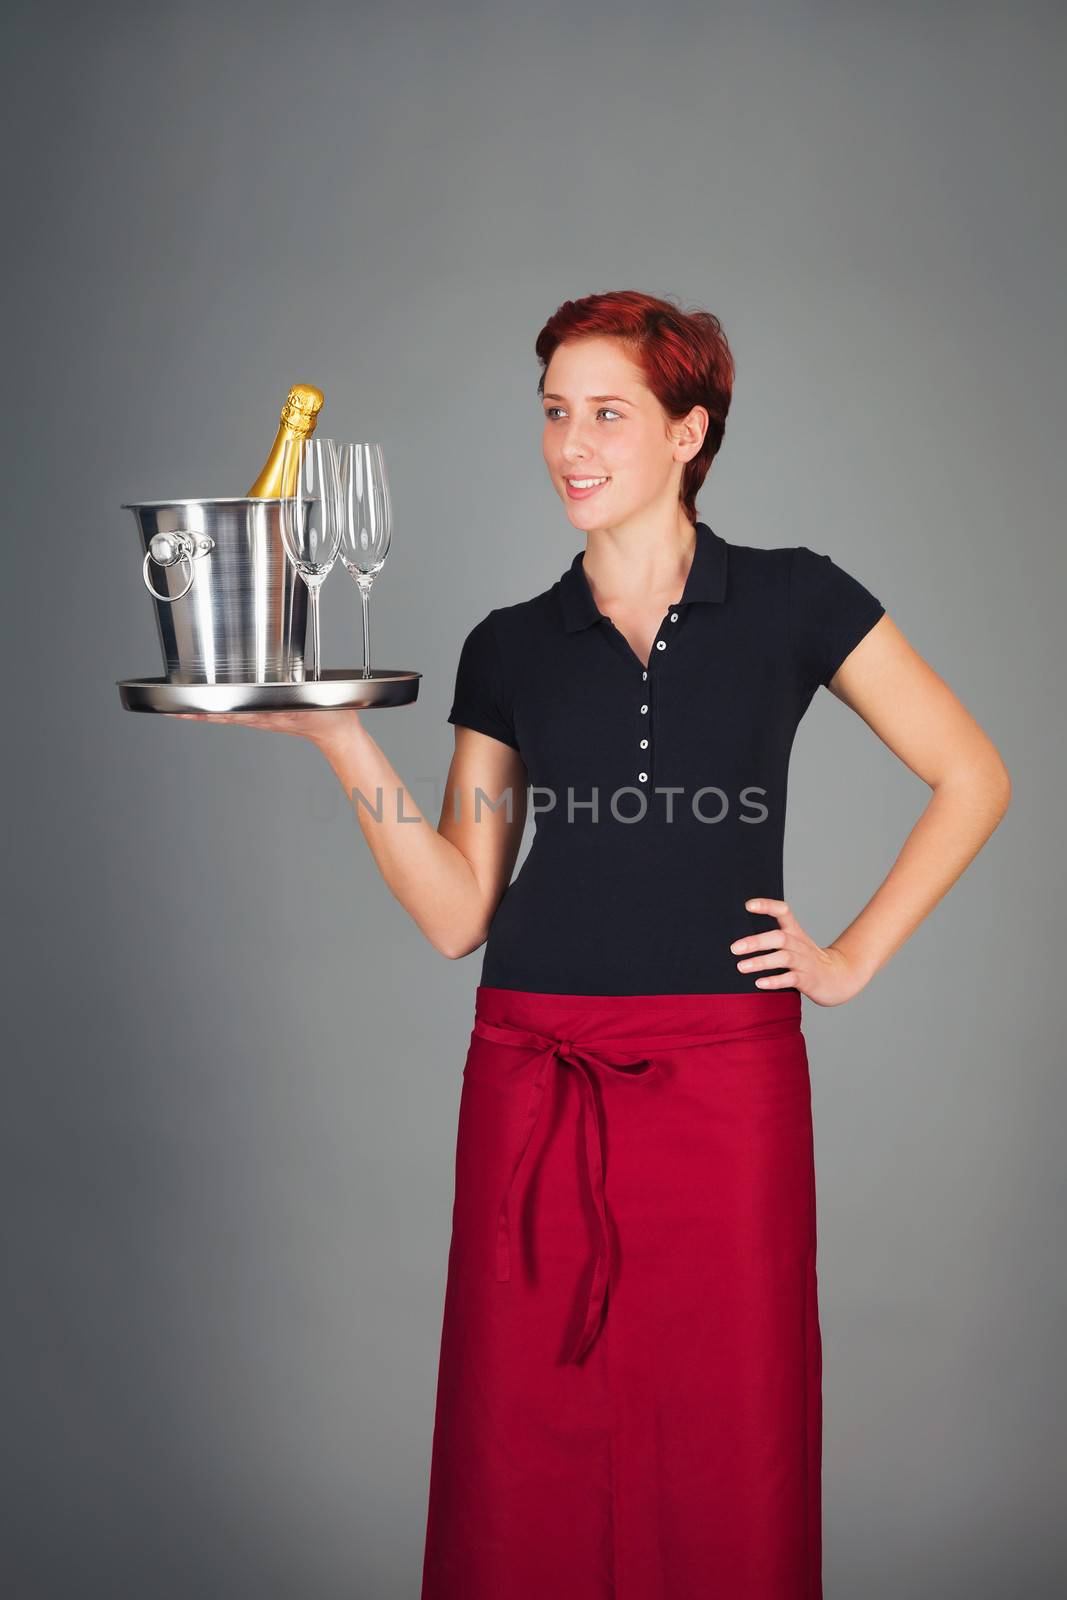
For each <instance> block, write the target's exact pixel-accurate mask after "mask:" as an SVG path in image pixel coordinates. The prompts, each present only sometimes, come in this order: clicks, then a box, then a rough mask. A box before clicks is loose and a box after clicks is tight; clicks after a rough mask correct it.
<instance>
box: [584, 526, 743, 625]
mask: <svg viewBox="0 0 1067 1600" xmlns="http://www.w3.org/2000/svg"><path fill="white" fill-rule="evenodd" d="M584 554H585V551H584V550H579V551H578V553H577V555H576V556H575V558H574V560H573V561H572V562H571V564H570V566H569V567H568V568H567V570H566V572H565V573H564V574H563V576H562V578H560V580H559V596H560V602H561V604H562V606H563V626H564V627H565V628H566V630H567V632H568V633H574V632H575V631H576V629H578V628H588V627H589V625H590V624H591V623H593V622H599V620H600V618H601V616H602V615H603V613H602V612H601V611H599V610H598V609H597V604H596V601H595V600H594V599H593V591H592V590H591V589H590V587H589V580H588V578H587V577H586V575H585V568H584V567H583V565H582V557H583V556H584ZM725 594H726V540H725V539H721V538H720V537H719V535H718V534H717V533H714V532H713V531H712V530H711V528H709V527H708V525H707V523H706V522H698V523H697V524H696V550H695V552H694V555H693V560H692V564H691V565H690V568H689V575H688V577H687V578H686V580H685V588H684V589H683V590H682V598H681V602H680V604H682V605H683V606H684V605H688V604H689V602H690V601H691V600H722V599H723V598H724V596H725Z"/></svg>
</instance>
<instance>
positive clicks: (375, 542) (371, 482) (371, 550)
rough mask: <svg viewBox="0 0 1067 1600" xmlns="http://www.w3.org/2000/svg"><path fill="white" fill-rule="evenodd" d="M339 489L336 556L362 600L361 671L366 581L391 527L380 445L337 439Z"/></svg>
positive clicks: (379, 561) (381, 560) (378, 566)
mask: <svg viewBox="0 0 1067 1600" xmlns="http://www.w3.org/2000/svg"><path fill="white" fill-rule="evenodd" d="M337 456H338V478H339V482H340V493H341V560H342V561H343V562H344V564H345V566H346V567H347V568H348V570H349V572H350V573H351V574H352V577H353V578H354V579H355V582H356V584H357V585H358V587H359V596H360V599H361V600H362V602H363V676H364V677H365V678H369V677H371V676H372V673H371V666H370V586H371V584H372V583H373V582H374V579H375V578H376V577H377V575H378V573H379V572H380V571H381V570H382V567H383V566H384V565H385V558H386V556H387V555H388V553H389V541H390V539H391V538H392V531H393V509H392V502H391V500H390V497H389V483H388V479H387V478H386V475H385V454H384V452H383V450H382V447H381V445H380V444H341V445H339V446H338V450H337Z"/></svg>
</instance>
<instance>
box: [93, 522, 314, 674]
mask: <svg viewBox="0 0 1067 1600" xmlns="http://www.w3.org/2000/svg"><path fill="white" fill-rule="evenodd" d="M283 504H285V502H283V501H282V500H248V499H244V500H234V499H231V500H148V501H143V502H140V503H134V504H131V503H127V504H125V505H123V507H122V509H123V510H124V511H132V512H133V514H134V517H135V518H136V520H137V527H138V530H139V533H140V538H141V547H142V551H143V555H144V560H143V563H142V573H143V576H144V581H145V587H146V588H147V589H148V591H149V593H150V594H151V595H152V598H153V604H154V606H155V613H156V624H157V626H158V628H159V642H160V646H161V648H162V651H163V665H164V669H165V671H166V674H167V678H168V680H169V681H170V682H171V683H289V682H303V680H304V650H305V645H306V642H307V623H308V592H307V585H306V584H305V583H304V580H303V579H302V578H301V577H300V576H299V574H298V573H297V571H296V568H295V567H294V566H293V564H292V562H291V561H290V560H289V558H288V556H287V555H286V553H285V546H284V544H283V542H282V533H281V524H280V513H281V508H282V506H283Z"/></svg>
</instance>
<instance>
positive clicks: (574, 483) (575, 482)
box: [563, 478, 611, 500]
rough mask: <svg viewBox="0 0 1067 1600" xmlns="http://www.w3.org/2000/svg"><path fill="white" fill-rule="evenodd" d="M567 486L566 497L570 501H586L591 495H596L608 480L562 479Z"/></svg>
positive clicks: (609, 480)
mask: <svg viewBox="0 0 1067 1600" xmlns="http://www.w3.org/2000/svg"><path fill="white" fill-rule="evenodd" d="M563 481H564V483H565V484H566V485H567V495H568V497H569V498H570V499H571V500H588V498H589V496H590V495H591V494H596V492H597V490H598V489H602V488H603V487H604V485H605V484H606V483H610V482H611V479H610V478H564V480H563Z"/></svg>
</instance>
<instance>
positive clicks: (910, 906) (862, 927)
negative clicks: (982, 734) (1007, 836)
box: [830, 754, 1011, 982]
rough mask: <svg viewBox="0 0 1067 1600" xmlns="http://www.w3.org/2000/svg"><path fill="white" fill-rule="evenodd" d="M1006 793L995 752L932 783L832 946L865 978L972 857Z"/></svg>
mask: <svg viewBox="0 0 1067 1600" xmlns="http://www.w3.org/2000/svg"><path fill="white" fill-rule="evenodd" d="M1010 799H1011V779H1010V777H1009V776H1008V772H1007V769H1006V768H1005V767H1004V764H1003V762H1002V761H1001V760H1000V757H999V756H998V755H995V754H991V755H990V757H989V758H988V759H987V760H984V761H982V762H981V763H980V764H978V765H976V766H971V767H968V768H965V769H962V770H960V771H958V772H956V773H953V774H952V775H951V776H950V777H948V778H946V779H945V781H943V782H941V783H939V784H937V785H936V786H935V788H934V790H933V793H932V794H931V796H930V799H929V801H928V802H927V804H926V807H925V809H924V810H923V813H922V815H921V816H920V817H919V819H918V821H917V822H916V824H915V826H914V827H913V828H912V830H911V832H910V833H909V834H908V836H907V838H906V839H905V841H904V844H903V845H902V847H901V850H900V854H899V855H898V856H897V859H896V861H895V862H894V864H893V867H892V869H891V871H890V872H889V873H888V875H887V876H886V878H885V879H884V880H883V882H882V884H881V885H880V887H879V888H878V890H877V892H876V893H875V894H874V895H873V896H872V898H871V899H870V900H869V901H868V902H867V904H866V906H864V908H863V910H862V911H861V912H860V914H859V916H858V917H856V918H855V920H854V921H853V922H851V923H849V925H848V927H847V928H846V929H845V930H844V932H843V933H842V934H841V935H840V936H839V937H838V938H837V939H835V940H834V941H833V944H832V946H830V948H832V949H835V950H840V951H841V952H842V953H843V954H844V955H845V956H847V957H848V959H849V960H850V961H853V962H855V963H856V964H857V966H858V967H859V969H860V970H861V971H862V972H864V973H865V975H866V981H868V982H869V981H870V979H871V978H872V977H873V976H874V974H875V973H876V972H877V971H878V969H879V968H880V967H883V966H884V965H885V963H886V962H887V961H888V960H889V958H890V957H891V956H892V955H893V954H894V953H895V952H896V951H897V950H899V948H900V946H901V945H902V944H903V943H904V941H905V940H906V939H907V938H908V937H909V936H910V935H911V934H912V933H913V932H914V931H915V929H916V928H917V927H918V926H919V924H920V922H922V921H923V919H924V918H925V917H927V916H928V915H929V914H930V912H931V911H932V910H933V909H934V907H935V906H936V905H937V904H938V902H939V901H940V900H941V899H943V898H944V896H945V895H946V894H947V893H948V891H949V889H951V887H952V885H953V884H954V883H955V882H956V880H957V878H959V877H960V876H961V875H962V874H963V872H964V871H965V870H966V868H967V867H968V866H969V865H970V863H971V862H972V861H973V860H974V858H975V856H976V855H977V854H978V852H979V850H980V849H981V848H982V846H983V845H984V844H985V842H986V840H987V839H988V838H989V836H990V834H991V833H992V832H993V830H994V829H995V828H996V827H997V825H998V823H999V822H1000V820H1001V818H1002V817H1003V816H1004V813H1005V812H1006V811H1007V809H1008V804H1009V802H1010Z"/></svg>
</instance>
